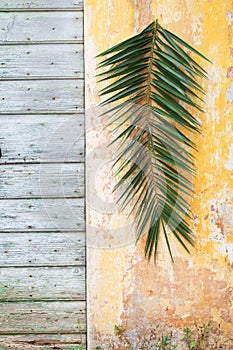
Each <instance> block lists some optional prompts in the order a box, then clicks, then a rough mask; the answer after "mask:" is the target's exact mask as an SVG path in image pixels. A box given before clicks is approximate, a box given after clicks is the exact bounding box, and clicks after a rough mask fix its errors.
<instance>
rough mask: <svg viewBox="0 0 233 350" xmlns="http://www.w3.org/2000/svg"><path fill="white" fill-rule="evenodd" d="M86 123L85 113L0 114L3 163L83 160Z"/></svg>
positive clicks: (0, 162) (0, 142) (0, 144)
mask: <svg viewBox="0 0 233 350" xmlns="http://www.w3.org/2000/svg"><path fill="white" fill-rule="evenodd" d="M0 85H1V84H0ZM83 124H84V118H83V115H81V114H75V115H17V116H8V115H0V125H1V132H0V147H1V149H2V158H1V159H0V164H4V163H5V162H7V163H12V162H13V163H15V162H21V163H25V162H44V161H46V162H61V163H64V162H80V161H81V162H82V161H83V160H84V135H83V133H84V125H83Z"/></svg>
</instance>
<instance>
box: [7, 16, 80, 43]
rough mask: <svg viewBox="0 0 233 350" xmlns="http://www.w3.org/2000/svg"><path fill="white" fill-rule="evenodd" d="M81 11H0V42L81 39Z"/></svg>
mask: <svg viewBox="0 0 233 350" xmlns="http://www.w3.org/2000/svg"><path fill="white" fill-rule="evenodd" d="M82 21H83V13H82V12H33V11H32V12H0V23H1V26H0V42H1V43H8V42H17V43H20V42H29V43H30V42H37V41H39V42H46V41H70V40H71V41H82V38H83V23H82Z"/></svg>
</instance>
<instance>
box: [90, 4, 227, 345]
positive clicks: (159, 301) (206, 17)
mask: <svg viewBox="0 0 233 350" xmlns="http://www.w3.org/2000/svg"><path fill="white" fill-rule="evenodd" d="M155 17H156V18H158V19H159V20H160V22H161V23H162V24H163V25H164V26H166V27H167V28H168V29H170V30H172V31H174V32H175V33H177V34H178V35H179V36H181V37H182V38H184V39H185V40H186V41H188V42H189V43H190V44H191V45H194V47H196V48H197V49H198V50H200V51H201V52H202V53H203V54H204V55H206V56H207V57H209V58H210V59H211V60H212V62H213V64H212V65H209V64H206V66H205V67H206V69H207V70H208V72H209V76H210V79H209V81H207V82H204V86H205V89H206V91H207V95H206V113H205V114H200V116H199V118H200V119H201V121H202V126H203V127H202V131H203V132H202V135H201V136H198V137H197V138H196V142H197V145H198V149H199V152H198V154H197V172H198V176H197V178H196V181H195V191H196V194H195V196H194V198H193V202H192V204H191V206H192V212H193V215H194V219H195V220H194V224H193V231H194V233H195V235H196V237H197V239H196V247H195V249H193V250H192V254H191V256H188V255H186V254H185V252H184V251H183V250H181V249H180V247H178V246H176V245H175V243H174V249H173V250H174V255H175V263H174V264H172V263H171V262H170V260H169V256H168V253H167V252H166V250H165V249H163V246H162V245H161V246H160V255H159V260H158V264H157V266H154V264H153V263H150V264H148V262H147V261H145V259H144V257H143V242H141V243H140V244H138V245H137V247H135V244H134V242H133V241H132V239H131V238H130V237H129V236H128V231H127V230H128V228H124V227H126V225H124V224H122V219H121V218H119V217H117V215H116V214H110V213H106V212H104V211H103V210H98V208H96V210H95V211H94V210H93V206H90V205H88V206H87V209H88V213H89V227H88V230H89V237H91V238H90V240H91V244H89V247H88V294H89V295H88V300H89V307H88V322H89V342H90V349H93V348H94V344H95V341H96V340H97V339H100V340H101V342H102V343H103V344H104V343H105V344H107V342H108V341H109V340H105V341H104V340H103V339H109V337H110V338H111V336H113V329H114V325H119V324H121V325H123V326H124V327H125V328H126V329H129V330H130V329H131V330H132V331H134V332H135V333H134V334H135V337H136V335H137V333H138V332H139V330H140V329H144V331H145V330H146V329H149V328H150V325H156V324H158V322H163V321H164V322H165V323H167V324H171V325H172V326H173V327H174V328H177V329H181V328H182V327H184V326H190V325H193V324H194V323H195V322H198V323H203V322H207V321H208V320H210V319H213V320H214V321H216V322H217V323H218V324H221V328H222V329H223V331H224V334H225V337H226V338H228V340H229V339H232V343H231V341H230V340H229V342H230V343H231V344H232V345H233V289H232V288H233V273H232V269H233V177H232V176H233V136H232V127H233V119H232V101H233V82H232V77H233V73H232V71H233V29H232V22H233V8H232V1H230V0H224V1H222V0H151V1H150V0H137V1H132V0H101V1H99V0H86V2H85V23H86V25H85V35H86V38H88V40H87V43H86V107H87V112H89V113H87V114H88V117H89V123H90V124H89V125H88V126H89V127H90V130H91V131H89V130H88V133H87V154H88V152H91V151H94V150H95V149H97V147H98V146H99V145H101V144H104V142H107V141H108V139H109V135H108V133H107V132H106V131H105V132H103V131H102V130H101V127H97V126H96V123H97V120H98V118H96V117H95V114H96V113H95V112H96V106H97V104H98V102H99V101H100V99H99V97H98V88H99V86H98V85H97V81H96V78H95V77H94V74H95V71H94V69H95V65H96V61H95V60H94V56H95V55H96V54H97V53H99V52H101V51H102V50H103V49H106V48H108V47H110V46H111V45H113V44H116V43H117V42H119V41H120V40H123V39H125V38H127V37H129V36H131V35H133V34H135V33H136V32H137V31H138V30H140V29H141V28H143V26H144V25H146V24H148V23H149V22H150V21H151V20H152V19H153V18H155ZM97 112H98V111H97ZM87 164H88V158H87ZM89 165H90V164H89ZM101 176H102V177H101ZM109 181H110V183H107V180H104V171H102V175H99V183H97V184H96V185H97V186H100V185H101V184H102V187H103V188H105V190H106V188H107V189H108V190H109V187H111V182H112V180H111V179H110V180H109ZM103 182H105V183H104V185H103ZM93 186H94V185H93ZM104 193H105V197H108V195H109V192H108V191H105V192H104ZM87 204H88V203H87ZM113 229H116V230H115V231H113ZM117 229H118V231H117ZM124 230H125V231H124ZM122 232H123V233H122ZM103 233H104V234H103ZM118 233H119V234H120V233H121V236H120V237H121V238H120V239H118V240H117V237H118ZM124 233H125V235H124ZM125 236H126V237H127V238H126V239H125ZM93 242H95V244H94V243H93ZM106 242H107V243H106ZM111 242H112V243H111ZM127 242H128V244H126V243H127ZM105 243H106V244H105ZM106 248H108V249H106ZM106 348H108V347H106Z"/></svg>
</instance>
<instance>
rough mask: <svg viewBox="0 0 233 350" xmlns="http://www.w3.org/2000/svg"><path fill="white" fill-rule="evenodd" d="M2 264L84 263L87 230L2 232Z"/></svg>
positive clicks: (15, 265)
mask: <svg viewBox="0 0 233 350" xmlns="http://www.w3.org/2000/svg"><path fill="white" fill-rule="evenodd" d="M0 242H1V244H0V267H23V266H31V267H33V266H67V265H69V266H72V265H73V266H76V265H84V264H85V233H84V232H14V233H1V234H0Z"/></svg>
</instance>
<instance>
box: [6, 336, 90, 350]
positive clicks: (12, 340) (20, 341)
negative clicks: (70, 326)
mask: <svg viewBox="0 0 233 350" xmlns="http://www.w3.org/2000/svg"><path fill="white" fill-rule="evenodd" d="M79 344H83V345H85V344H86V335H85V334H83V333H79V334H20V335H0V349H1V350H5V349H14V350H16V349H17V350H19V349H20V350H34V349H35V350H45V349H53V347H55V346H56V347H59V348H60V349H65V348H66V349H67V347H68V346H76V347H78V345H79Z"/></svg>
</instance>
